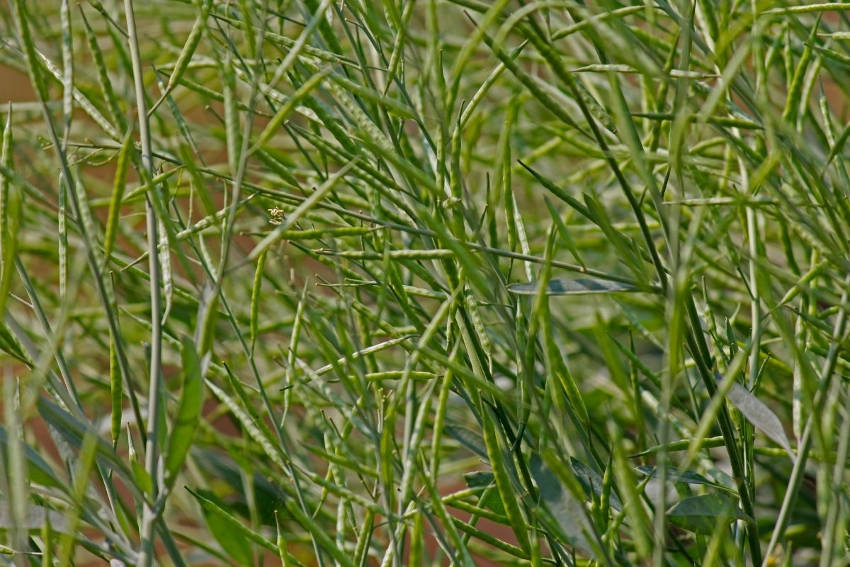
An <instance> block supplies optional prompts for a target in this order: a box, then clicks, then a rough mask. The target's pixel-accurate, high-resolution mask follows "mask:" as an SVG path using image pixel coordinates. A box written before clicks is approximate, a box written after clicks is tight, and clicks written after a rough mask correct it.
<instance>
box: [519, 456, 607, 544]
mask: <svg viewBox="0 0 850 567" xmlns="http://www.w3.org/2000/svg"><path fill="white" fill-rule="evenodd" d="M531 474H532V476H533V477H534V482H535V483H537V487H538V489H539V490H540V499H541V500H542V501H543V504H544V505H545V507H546V509H547V510H548V512H549V513H550V514H551V515H552V518H553V519H554V520H555V521H556V522H557V523H558V527H559V528H560V530H561V532H562V533H563V535H564V536H566V539H567V540H568V541H570V542H571V543H572V544H573V545H575V546H576V547H578V548H579V549H582V550H584V551H586V552H588V553H592V549H593V548H592V547H591V545H590V542H589V541H588V539H587V535H586V534H588V533H590V531H591V527H590V522H589V521H588V519H587V512H586V511H585V509H584V506H583V504H582V503H581V502H579V501H578V500H576V499H575V498H573V497H572V495H571V494H570V492H569V491H568V490H566V489H565V488H564V486H563V485H562V484H561V481H560V480H558V476H557V475H556V474H555V473H554V472H553V471H552V470H551V469H550V468H549V467H548V466H546V464H545V463H544V462H543V460H542V459H540V458H539V457H537V456H534V457H532V459H531Z"/></svg>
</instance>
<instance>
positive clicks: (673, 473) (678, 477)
mask: <svg viewBox="0 0 850 567" xmlns="http://www.w3.org/2000/svg"><path fill="white" fill-rule="evenodd" d="M635 470H637V471H638V472H639V473H641V474H642V475H644V476H648V477H651V478H658V469H657V468H656V467H653V466H649V465H643V466H639V467H636V469H635ZM667 481H668V482H678V483H684V484H702V485H705V486H713V487H714V488H719V489H720V490H725V491H727V492H733V493H734V491H732V490H730V489H729V488H728V487H726V486H723V485H722V484H718V483H716V482H714V481H712V480H709V479H707V478H706V477H704V476H702V475H701V474H699V473H696V472H694V471H683V470H680V469H677V468H676V467H667Z"/></svg>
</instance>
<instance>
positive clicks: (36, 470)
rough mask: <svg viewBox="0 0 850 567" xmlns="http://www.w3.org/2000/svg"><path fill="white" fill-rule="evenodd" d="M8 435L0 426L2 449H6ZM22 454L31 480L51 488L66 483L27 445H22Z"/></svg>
mask: <svg viewBox="0 0 850 567" xmlns="http://www.w3.org/2000/svg"><path fill="white" fill-rule="evenodd" d="M8 443H9V437H8V434H7V433H6V429H5V428H4V427H0V447H2V450H3V451H7V450H8ZM24 455H25V456H26V458H27V472H28V473H29V480H30V481H31V482H34V483H37V484H42V485H44V486H49V487H52V488H62V487H63V486H66V484H65V483H64V482H62V481H60V480H59V478H57V476H56V473H54V472H53V469H52V468H51V467H50V465H49V464H48V463H47V461H45V460H44V458H43V457H42V456H41V455H39V454H38V453H36V452H35V450H34V449H33V448H32V447H30V446H29V445H25V446H24Z"/></svg>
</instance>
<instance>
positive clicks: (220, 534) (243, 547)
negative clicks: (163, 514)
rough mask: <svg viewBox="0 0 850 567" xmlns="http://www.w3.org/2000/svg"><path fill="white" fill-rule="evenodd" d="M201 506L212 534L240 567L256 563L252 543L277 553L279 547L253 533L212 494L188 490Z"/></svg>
mask: <svg viewBox="0 0 850 567" xmlns="http://www.w3.org/2000/svg"><path fill="white" fill-rule="evenodd" d="M186 490H188V491H189V493H190V494H191V495H192V496H194V497H195V499H196V500H197V501H198V503H199V504H200V505H201V511H202V512H203V514H204V520H206V522H207V527H209V529H210V533H211V534H212V536H213V537H214V538H215V539H216V541H217V542H218V543H219V544H220V545H221V547H222V549H224V551H225V552H227V554H228V555H230V557H232V558H233V559H234V560H235V561H236V562H237V563H239V564H240V565H252V564H253V563H254V557H253V552H252V550H251V543H250V542H251V541H253V542H254V543H257V544H259V545H261V546H262V547H264V548H266V549H268V550H269V551H274V552H277V546H276V545H274V544H273V543H272V542H270V541H269V540H267V539H266V538H264V537H263V536H261V535H260V534H258V533H256V532H254V531H252V530H251V529H249V528H247V527H246V526H245V525H243V524H242V522H240V521H239V520H237V519H236V518H235V517H234V516H233V515H231V514H230V513H229V512H227V511H226V510H225V509H224V508H223V507H222V506H220V505H219V504H218V503H216V502H215V501H214V500H213V498H215V497H214V496H213V495H212V494H211V493H208V492H206V491H201V490H197V491H195V490H192V489H191V488H188V487H187V488H186Z"/></svg>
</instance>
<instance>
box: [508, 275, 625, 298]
mask: <svg viewBox="0 0 850 567" xmlns="http://www.w3.org/2000/svg"><path fill="white" fill-rule="evenodd" d="M537 288H538V283H537V282H528V283H516V284H512V285H509V286H508V291H510V292H511V293H515V294H516V295H536V294H537ZM622 291H639V290H638V288H637V287H635V286H634V285H632V284H628V283H623V282H615V281H608V280H602V279H598V278H576V279H568V280H567V279H551V280H549V281H548V282H547V284H546V289H545V290H544V291H543V292H544V293H545V294H546V295H586V294H589V293H615V292H622Z"/></svg>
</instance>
